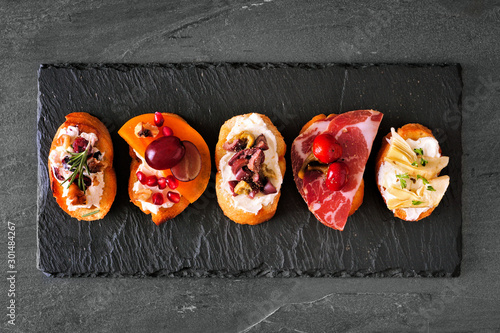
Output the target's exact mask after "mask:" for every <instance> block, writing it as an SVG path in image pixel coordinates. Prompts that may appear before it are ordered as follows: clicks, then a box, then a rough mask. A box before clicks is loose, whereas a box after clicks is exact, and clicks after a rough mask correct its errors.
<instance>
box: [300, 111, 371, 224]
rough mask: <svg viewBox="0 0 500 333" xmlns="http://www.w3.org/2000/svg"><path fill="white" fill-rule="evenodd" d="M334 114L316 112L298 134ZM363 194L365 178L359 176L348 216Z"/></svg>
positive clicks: (359, 204) (357, 206) (359, 202)
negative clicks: (359, 180)
mask: <svg viewBox="0 0 500 333" xmlns="http://www.w3.org/2000/svg"><path fill="white" fill-rule="evenodd" d="M335 116H337V115H336V114H335V113H331V114H329V115H328V116H326V115H324V114H318V115H316V116H314V117H312V119H311V120H309V121H308V122H307V123H306V124H305V125H304V126H303V127H302V129H301V130H300V133H299V134H302V133H303V132H305V131H306V130H307V129H308V128H309V127H310V126H311V125H312V124H314V123H315V122H317V121H321V120H323V119H333V118H335ZM364 195H365V180H364V179H363V178H361V184H359V187H358V190H357V191H356V193H355V194H354V197H353V198H352V205H351V209H350V210H349V215H348V216H351V215H352V214H354V213H355V212H356V211H357V210H358V208H359V207H360V206H361V204H362V203H363V198H364Z"/></svg>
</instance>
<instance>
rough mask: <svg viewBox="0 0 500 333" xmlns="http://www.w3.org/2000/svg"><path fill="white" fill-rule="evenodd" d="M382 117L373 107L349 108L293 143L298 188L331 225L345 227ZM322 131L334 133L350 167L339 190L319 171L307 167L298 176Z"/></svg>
mask: <svg viewBox="0 0 500 333" xmlns="http://www.w3.org/2000/svg"><path fill="white" fill-rule="evenodd" d="M382 117H383V114H382V113H380V112H378V111H374V110H358V111H350V112H346V113H343V114H340V115H337V116H333V117H328V118H325V119H323V120H319V121H317V122H315V123H313V124H312V125H311V126H310V127H309V128H307V129H306V130H305V131H304V132H303V133H301V134H300V135H299V136H298V137H297V138H296V139H295V140H294V142H293V144H292V149H291V158H292V169H293V176H294V179H295V184H296V185H297V189H298V190H299V192H300V194H301V195H302V198H304V200H305V202H306V203H307V206H308V207H309V210H310V211H311V212H312V213H313V214H314V215H315V216H316V218H317V219H318V220H319V221H320V222H321V223H323V224H325V225H327V226H328V227H331V228H334V229H337V230H343V229H344V226H345V224H346V222H347V217H348V216H349V210H350V209H351V206H352V202H353V198H354V194H355V193H356V191H357V190H358V188H359V186H360V184H361V180H362V179H363V173H364V171H365V165H366V162H367V161H368V157H369V155H370V151H371V149H372V144H373V140H375V136H376V135H377V131H378V127H379V125H380V122H381V121H382ZM321 133H328V134H331V135H333V136H334V137H335V138H336V139H337V141H338V142H339V143H340V145H341V146H342V157H341V158H340V160H341V161H342V162H344V163H345V164H346V165H347V167H348V168H349V176H348V180H347V183H346V184H345V185H344V187H343V188H342V190H340V191H331V190H330V189H329V188H328V187H327V186H326V183H325V176H324V175H323V174H322V173H321V172H320V171H306V173H305V176H304V178H303V179H300V178H299V177H298V173H299V171H300V169H301V167H302V165H303V163H304V161H305V159H306V158H307V157H308V156H309V154H310V153H311V152H312V143H313V141H314V138H315V137H316V136H317V135H319V134H321Z"/></svg>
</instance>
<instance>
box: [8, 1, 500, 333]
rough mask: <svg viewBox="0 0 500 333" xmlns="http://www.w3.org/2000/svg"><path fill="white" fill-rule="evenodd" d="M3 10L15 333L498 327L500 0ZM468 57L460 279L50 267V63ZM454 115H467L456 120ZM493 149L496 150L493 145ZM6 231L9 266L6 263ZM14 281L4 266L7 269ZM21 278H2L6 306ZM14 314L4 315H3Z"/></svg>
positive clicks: (45, 5) (62, 4) (39, 5)
mask: <svg viewBox="0 0 500 333" xmlns="http://www.w3.org/2000/svg"><path fill="white" fill-rule="evenodd" d="M427 4H428V6H426V8H423V7H421V6H420V5H418V4H416V3H413V2H409V1H383V2H380V3H377V4H368V5H366V6H361V5H359V4H354V3H353V4H351V3H350V2H342V3H339V4H337V5H332V4H330V3H329V2H327V1H321V2H319V1H318V2H314V3H309V4H307V5H306V4H304V3H303V1H210V2H206V3H201V2H196V3H194V2H193V3H191V4H187V3H177V2H174V1H171V2H165V3H163V4H158V5H145V4H142V3H141V4H136V5H135V6H131V7H122V6H121V5H119V4H117V3H114V4H113V3H110V4H104V3H102V2H98V1H91V2H78V3H76V4H70V3H68V2H67V1H55V2H52V1H39V2H35V1H26V2H23V3H20V4H17V3H14V2H9V3H8V4H7V2H5V1H3V2H1V3H0V36H1V38H0V56H1V59H2V63H1V65H0V77H1V80H0V115H1V119H2V122H1V124H0V129H1V130H0V131H1V138H2V140H1V142H0V147H1V155H0V156H1V167H0V175H1V184H0V188H1V190H2V191H1V201H0V202H1V205H2V206H1V208H2V209H1V212H0V216H1V228H2V235H5V233H6V230H7V223H8V222H9V221H10V222H15V223H16V228H17V229H16V231H17V233H16V242H17V247H16V254H17V259H18V266H17V270H18V274H17V278H18V279H17V284H16V289H17V290H16V291H17V294H16V300H17V306H18V307H17V314H18V317H17V321H16V326H15V327H12V326H10V325H8V324H6V320H5V319H6V316H5V315H6V314H7V312H5V315H4V314H3V313H0V314H1V315H2V318H4V319H3V322H2V323H1V325H2V326H1V327H2V329H1V330H2V331H7V332H8V331H20V332H47V331H53V332H67V331H73V332H88V331H96V332H115V331H130V332H142V331H146V332H149V331H155V330H159V331H178V332H181V331H186V332H189V331H224V332H237V331H247V332H262V331H264V332H273V331H281V332H293V331H299V332H300V331H302V332H318V331H319V332H326V331H332V330H338V331H346V330H348V331H351V332H363V331H393V332H399V331H402V330H404V331H438V332H443V331H445V332H446V331H448V332H454V331H465V332H468V331H498V330H499V329H500V315H499V313H500V282H499V279H498V276H499V274H500V261H499V260H498V255H499V253H500V242H499V241H498V239H499V237H500V224H499V218H498V216H499V214H500V208H499V207H500V206H499V205H498V204H497V201H498V190H497V185H496V178H497V176H498V174H499V171H500V170H499V165H500V158H499V156H500V155H498V154H497V153H496V151H498V149H499V144H498V140H496V138H495V134H496V133H498V126H499V125H500V116H499V115H498V105H500V70H499V68H500V66H499V65H500V63H499V57H498V54H499V53H500V46H499V44H498V36H499V33H500V4H498V2H495V1H486V0H483V1H475V2H470V3H469V2H460V3H455V2H452V1H451V0H440V1H436V2H432V3H431V2H427ZM66 61H72V62H75V61H78V62H179V61H249V62H250V61H251V62H261V61H270V62H272V61H307V62H311V61H332V62H444V61H446V62H459V63H461V64H462V65H463V80H464V95H463V97H464V123H463V129H462V139H463V143H464V146H463V148H464V155H463V184H464V186H463V207H462V211H463V219H464V220H463V261H462V274H461V276H460V277H459V278H456V279H259V280H227V279H201V280H199V279H156V278H151V279H51V278H47V277H45V276H43V274H41V273H40V272H39V271H38V270H37V269H36V193H35V192H36V190H35V187H36V182H37V181H36V163H37V162H36V144H35V133H36V91H37V89H36V71H37V69H38V66H39V64H40V63H47V62H66ZM447 117H449V121H450V122H453V121H454V118H453V114H450V115H448V116H447ZM492 152H493V153H492ZM6 244H7V239H6V237H5V236H3V237H2V238H1V239H0V267H2V271H3V272H6V271H7V268H6V267H7V262H6V260H7V245H6ZM5 275H6V273H5ZM7 290H8V285H7V281H6V279H2V280H1V282H0V295H1V296H0V300H1V303H0V304H2V308H3V309H5V307H6V305H7V296H6V294H7ZM2 311H6V309H5V310H2Z"/></svg>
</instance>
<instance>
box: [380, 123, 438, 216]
mask: <svg viewBox="0 0 500 333" xmlns="http://www.w3.org/2000/svg"><path fill="white" fill-rule="evenodd" d="M397 133H398V134H399V135H401V137H402V138H403V139H404V140H407V139H412V140H415V141H416V140H418V139H420V138H424V137H434V135H433V134H432V131H431V130H430V129H428V128H427V127H425V126H423V125H420V124H414V123H412V124H406V125H404V126H403V127H401V128H399V129H398V130H397ZM391 137H392V134H391V133H389V134H387V135H386V136H385V137H384V138H383V139H382V147H381V148H380V151H379V152H378V155H377V159H376V162H375V175H376V179H377V187H378V189H379V191H380V193H382V191H383V186H382V185H381V184H380V183H379V181H378V174H379V171H380V167H381V166H382V163H384V158H385V157H386V156H387V153H388V151H389V147H390V144H389V142H388V140H389V139H390V138H391ZM439 152H440V153H441V148H439ZM384 202H386V200H385V198H384ZM435 208H436V207H433V208H429V209H428V210H426V211H424V212H422V213H420V215H419V216H418V218H417V219H416V220H408V219H407V216H406V211H405V210H404V209H401V208H397V209H395V210H394V216H395V217H397V218H400V219H402V220H405V221H419V220H421V219H423V218H426V217H427V216H429V215H431V214H432V212H433V211H434V209H435Z"/></svg>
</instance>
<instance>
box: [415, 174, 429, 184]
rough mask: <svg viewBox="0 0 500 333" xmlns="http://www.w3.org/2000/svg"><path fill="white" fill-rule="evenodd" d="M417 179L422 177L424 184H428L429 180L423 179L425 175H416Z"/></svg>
mask: <svg viewBox="0 0 500 333" xmlns="http://www.w3.org/2000/svg"><path fill="white" fill-rule="evenodd" d="M417 179H422V182H423V183H424V185H427V184H429V181H428V180H427V179H425V177H423V176H420V175H417Z"/></svg>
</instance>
